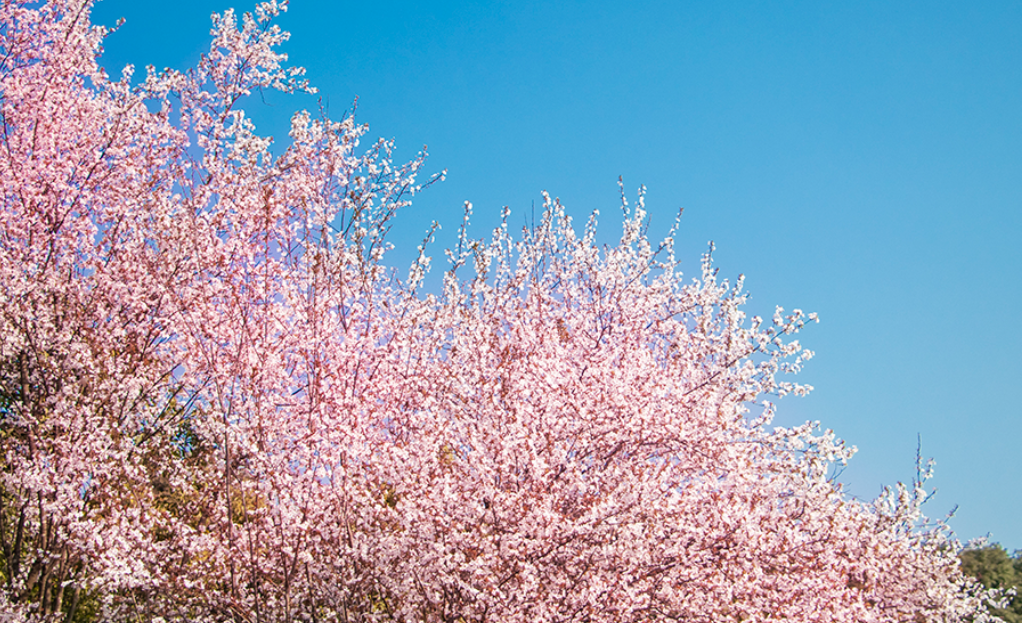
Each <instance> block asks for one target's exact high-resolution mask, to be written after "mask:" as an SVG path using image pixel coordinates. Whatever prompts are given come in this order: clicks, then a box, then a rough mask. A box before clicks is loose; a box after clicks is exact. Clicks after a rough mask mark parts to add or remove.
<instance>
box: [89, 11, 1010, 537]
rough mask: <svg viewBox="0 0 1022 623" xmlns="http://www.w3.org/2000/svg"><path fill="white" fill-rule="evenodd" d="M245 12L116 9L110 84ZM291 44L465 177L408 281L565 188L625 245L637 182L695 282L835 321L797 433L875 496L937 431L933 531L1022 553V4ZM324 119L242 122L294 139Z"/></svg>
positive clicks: (801, 404)
mask: <svg viewBox="0 0 1022 623" xmlns="http://www.w3.org/2000/svg"><path fill="white" fill-rule="evenodd" d="M231 2H232V0H214V1H212V2H211V1H208V0H181V1H179V2H176V3H174V4H173V8H171V5H170V4H167V3H148V2H134V1H128V0H104V1H103V2H101V3H100V4H99V5H98V6H97V8H96V10H95V13H94V21H96V22H97V23H102V24H108V25H112V24H113V23H114V22H115V21H116V19H117V18H119V17H124V18H126V20H127V21H126V23H125V24H124V26H123V27H122V28H121V29H120V30H119V31H118V32H116V33H114V34H113V35H111V36H110V38H109V39H108V40H107V44H106V54H105V56H104V60H103V64H104V65H106V66H107V68H108V70H109V71H110V73H111V74H114V75H116V74H117V73H118V72H119V69H120V67H121V66H123V65H124V64H125V63H128V62H131V63H134V64H136V65H138V66H144V65H146V64H150V63H152V64H154V65H157V66H159V67H163V66H171V67H175V68H184V67H186V66H188V65H189V64H190V63H192V62H194V60H195V59H196V58H197V56H198V54H199V53H200V52H201V51H202V50H203V49H204V48H205V47H206V46H207V45H208V31H209V15H210V13H211V12H213V11H221V10H223V9H225V8H228V7H230V6H232V4H231ZM233 6H234V7H235V8H236V9H238V10H249V9H251V8H252V5H242V4H237V3H235V4H234V5H233ZM281 24H282V25H283V26H284V28H285V29H287V30H289V31H291V33H292V38H291V41H290V42H289V43H288V44H287V45H286V46H285V48H284V49H285V51H287V52H288V53H289V54H290V56H291V62H293V63H294V64H297V65H302V66H305V67H307V68H308V77H309V78H310V79H311V81H312V82H313V84H314V85H316V86H317V87H318V88H319V89H320V96H321V97H322V98H323V101H324V103H326V104H327V105H328V107H329V109H330V110H331V111H332V112H333V114H334V116H335V117H340V116H341V114H342V113H343V112H344V111H345V110H347V109H349V108H350V106H351V102H352V101H353V99H354V98H355V96H358V98H359V103H358V116H359V119H360V121H363V122H368V123H369V124H370V132H369V134H370V137H373V138H375V137H381V136H382V137H385V138H395V139H396V140H397V144H398V152H397V157H398V159H400V160H407V159H411V158H412V157H413V156H414V154H415V153H416V151H417V150H418V149H420V148H421V147H422V145H424V144H427V145H429V153H430V158H429V160H428V162H427V168H428V170H430V171H439V170H441V169H447V170H448V178H447V181H446V182H444V183H443V184H440V185H438V186H434V187H433V188H431V189H430V190H428V191H427V192H426V193H424V194H422V195H421V196H419V197H417V199H416V202H415V204H414V205H413V206H412V207H411V208H409V209H408V211H407V212H406V213H405V214H404V215H402V216H400V217H399V219H398V225H397V227H396V229H395V235H396V237H395V239H394V240H395V242H396V243H397V244H398V247H399V248H398V250H397V252H396V253H395V256H394V260H395V261H397V262H399V263H400V264H401V265H402V266H407V263H408V262H409V261H410V259H411V255H410V254H409V253H408V252H407V248H408V247H409V246H410V247H411V248H414V244H412V243H413V242H414V243H416V244H417V241H418V240H421V238H422V235H423V233H424V232H425V230H426V229H427V227H428V225H429V223H430V221H431V220H434V219H435V220H437V221H439V222H440V223H441V224H442V225H444V226H445V229H444V230H443V231H442V232H441V235H440V237H439V239H438V242H437V245H436V247H435V248H434V253H433V256H434V258H435V261H436V262H441V261H442V257H443V254H442V252H441V251H442V248H443V246H445V244H447V243H449V242H450V240H451V239H452V237H453V235H454V232H455V230H456V228H457V224H458V222H459V219H460V214H461V205H462V203H463V202H464V201H466V200H469V201H472V202H473V203H474V205H475V215H476V216H475V218H474V222H475V224H476V232H477V235H479V236H483V235H485V233H486V232H487V231H488V230H489V228H490V227H491V226H492V224H493V223H495V222H496V219H497V214H498V211H499V208H500V207H501V206H503V205H508V206H510V207H511V210H512V217H511V218H512V222H514V223H524V222H525V215H526V214H528V212H529V210H530V208H531V206H532V204H533V202H535V203H537V204H538V203H539V202H540V201H541V197H540V192H541V191H543V190H547V191H549V192H550V193H551V194H552V195H554V196H557V197H560V198H561V200H562V201H563V202H564V203H565V204H566V205H567V206H568V209H569V212H570V213H572V214H574V215H576V217H578V218H577V219H576V220H580V218H581V217H584V216H585V215H587V214H588V213H589V211H590V210H592V209H593V208H599V209H600V210H601V213H602V214H603V218H602V223H603V227H604V231H606V232H608V238H609V237H610V234H617V233H618V223H617V221H616V218H617V214H618V212H617V205H618V189H617V179H618V176H623V177H624V181H625V186H626V188H627V189H628V192H629V194H630V195H631V196H634V191H635V189H636V188H637V187H638V186H639V185H640V184H644V185H646V186H647V187H648V189H649V192H648V195H647V206H648V207H649V209H650V212H651V214H652V227H651V231H652V232H654V233H655V234H657V235H663V234H664V233H666V231H667V229H668V228H669V226H670V224H671V223H672V222H673V219H674V216H675V214H676V212H677V209H678V208H679V207H684V208H685V214H684V217H683V219H682V227H681V232H680V234H679V236H678V238H679V244H678V248H679V253H678V255H679V257H680V258H681V259H682V260H683V268H685V269H686V271H687V272H688V273H689V274H691V275H692V276H695V275H697V273H698V261H699V256H700V254H701V253H702V252H703V251H704V250H705V248H706V244H707V242H708V241H709V240H714V241H715V242H716V245H717V252H716V253H715V254H714V256H715V258H716V263H717V265H718V266H719V267H720V269H721V274H722V275H725V276H730V277H734V276H736V275H737V274H738V273H745V275H746V278H747V281H746V283H747V289H748V290H749V291H750V292H751V293H752V300H751V302H750V305H749V308H750V311H751V312H753V313H760V314H763V315H769V314H770V313H772V310H773V306H774V305H782V306H784V307H786V308H789V309H790V308H794V307H799V308H802V309H805V310H807V311H816V312H818V313H819V314H820V317H821V323H820V324H819V325H814V326H812V327H810V328H809V330H808V331H807V332H806V333H804V334H803V336H802V341H803V343H805V344H806V345H807V346H808V347H810V348H812V349H813V350H815V351H816V352H817V357H816V358H815V359H814V360H813V361H812V362H811V363H810V364H809V365H808V366H807V368H806V370H805V371H804V373H803V374H802V375H801V376H800V380H801V381H803V382H806V383H810V384H812V385H814V386H815V387H816V390H815V392H814V393H813V394H812V395H810V396H809V397H807V398H802V399H795V398H791V399H785V400H783V401H782V402H781V404H780V413H779V416H778V423H781V424H794V423H799V422H802V421H805V420H820V421H821V422H822V424H823V426H824V427H828V428H833V429H834V430H835V431H836V432H837V434H838V435H839V436H840V437H842V438H844V439H846V440H847V441H848V442H849V443H851V444H854V445H856V446H857V447H858V448H859V453H858V455H857V456H856V457H855V458H854V459H853V460H852V461H851V463H850V464H849V466H848V468H847V469H846V470H845V472H844V473H843V474H842V476H841V480H842V481H843V482H845V483H846V486H847V488H848V490H849V491H850V492H851V493H852V494H854V495H857V496H859V497H863V498H872V497H874V496H875V495H876V494H877V493H878V492H879V490H880V487H881V484H883V483H887V484H891V483H894V482H897V481H899V480H902V481H907V480H910V479H911V478H912V477H913V475H914V473H915V472H914V459H915V449H916V439H917V435H921V438H922V450H923V454H924V455H926V456H932V457H934V458H935V459H936V461H937V476H936V478H935V479H934V481H933V484H935V486H936V487H937V488H938V489H939V493H938V494H937V496H936V497H935V498H934V499H933V500H932V501H931V502H930V505H929V509H928V513H929V514H930V515H931V516H936V517H940V516H943V515H944V514H945V513H947V512H948V511H949V510H951V509H952V508H953V507H954V506H956V505H957V506H958V507H959V508H958V512H957V514H956V516H955V518H954V519H953V520H952V522H951V525H952V527H954V528H955V530H956V532H957V533H958V536H959V538H961V539H962V540H967V539H970V538H973V537H977V536H982V535H984V534H986V533H988V532H989V533H991V536H992V538H993V539H994V540H996V541H999V542H1001V543H1002V544H1004V545H1005V547H1007V548H1008V549H1009V550H1011V549H1014V548H1022V467H1020V462H1019V446H1020V441H1022V406H1020V396H1019V394H1020V393H1022V363H1020V351H1022V322H1020V320H1019V312H1020V306H1022V241H1020V238H1022V210H1020V208H1022V114H1020V113H1022V4H1019V3H1010V2H995V1H985V2H972V3H966V2H958V3H951V2H939V1H937V2H934V1H930V2H925V3H924V2H899V3H889V2H867V1H863V2H854V3H849V2H840V3H838V2H772V3H766V2H745V3H704V2H627V3H617V4H614V3H609V2H597V1H593V2H574V1H569V0H561V1H557V2H553V1H551V2H529V1H518V2H491V3H484V2H475V3H473V2H446V3H437V2H434V3H417V2H416V3H411V2H399V1H392V0H376V1H373V2H360V3H347V2H340V1H336V0H334V1H326V0H294V1H293V4H292V6H291V7H290V10H289V12H288V14H287V15H286V16H285V17H284V18H283V19H282V20H281ZM316 107H317V103H316V98H313V97H293V98H287V97H283V96H279V95H274V94H269V95H267V96H266V98H265V102H264V101H262V100H260V99H258V98H256V99H255V100H254V101H252V102H251V103H250V105H249V107H248V110H249V112H250V113H252V114H253V116H254V118H255V119H256V121H257V123H258V124H259V129H260V130H261V131H262V133H264V134H269V135H273V136H277V137H280V138H281V140H282V139H283V138H285V137H286V128H287V121H288V119H289V117H290V115H291V113H292V112H293V111H294V110H296V109H299V108H307V109H310V110H315V109H316ZM516 219H518V220H516ZM441 267H442V263H440V264H438V266H437V268H441Z"/></svg>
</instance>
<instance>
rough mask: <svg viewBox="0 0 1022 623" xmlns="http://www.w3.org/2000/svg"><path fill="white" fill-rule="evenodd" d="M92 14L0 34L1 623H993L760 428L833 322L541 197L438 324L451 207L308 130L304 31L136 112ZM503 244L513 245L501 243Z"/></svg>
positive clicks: (145, 100)
mask: <svg viewBox="0 0 1022 623" xmlns="http://www.w3.org/2000/svg"><path fill="white" fill-rule="evenodd" d="M90 8H91V2H90V1H88V0H52V1H50V2H46V3H38V2H34V1H26V0H6V1H5V2H3V4H2V5H0V36H2V40H0V46H2V52H3V56H2V59H0V115H2V122H3V136H2V139H3V140H2V144H0V184H2V192H3V205H2V208H0V209H2V218H0V228H2V231H0V286H2V289H0V439H2V446H0V466H2V472H0V545H2V552H0V562H2V565H0V581H2V586H0V615H6V616H7V617H8V618H15V619H17V618H23V619H28V620H38V621H43V620H46V621H49V620H53V621H60V620H66V621H85V620H111V621H124V620H139V621H157V620H164V621H169V620H178V621H225V620H227V621H239V622H240V621H379V620H389V621H409V622H410V621H423V622H427V621H429V622H432V621H438V622H439V621H444V622H447V621H450V622H454V621H462V622H470V621H480V622H481V621H494V622H508V623H514V622H522V623H525V622H527V621H528V622H532V621H580V622H581V621H591V622H597V621H608V622H609V621H614V622H624V621H707V622H711V621H713V622H716V621H767V620H786V621H845V622H853V621H855V622H858V621H877V622H888V621H890V622H895V621H898V622H900V621H913V622H915V621H919V622H924V621H959V620H975V621H981V620H984V619H985V617H986V614H985V612H986V610H985V607H986V606H985V603H986V601H987V600H989V599H990V598H991V597H992V596H991V595H989V594H987V593H984V592H982V591H981V590H980V589H979V588H978V587H977V585H975V584H974V583H971V582H970V581H968V580H966V579H965V578H964V577H963V576H962V574H961V572H960V570H959V567H958V562H957V558H956V554H957V552H958V546H957V544H956V542H955V541H954V540H953V539H952V537H951V535H950V534H949V532H948V530H947V529H946V527H945V526H944V525H943V524H941V523H939V522H938V523H929V522H927V520H926V519H925V518H924V517H923V515H922V513H921V504H922V502H923V501H924V499H925V495H926V494H925V492H924V490H923V488H922V482H916V483H914V484H913V486H899V487H897V488H893V489H890V490H888V491H887V492H886V493H885V494H884V495H882V496H881V497H880V498H879V499H878V500H876V501H875V502H873V503H868V504H867V503H862V502H859V501H855V500H852V499H850V498H848V497H847V496H845V495H843V494H842V493H841V490H840V487H839V486H838V485H837V484H836V483H835V482H834V481H833V480H832V479H831V478H829V476H828V475H829V474H830V473H831V468H832V467H833V466H834V465H835V464H836V463H842V462H844V461H845V460H847V458H848V457H849V456H850V454H851V452H850V451H849V450H848V449H847V448H845V447H844V445H843V444H842V443H841V442H840V441H839V440H837V439H835V438H834V436H833V434H832V433H831V432H829V431H824V432H821V431H820V430H819V429H818V428H817V427H816V426H814V425H810V424H807V425H805V426H800V427H795V428H776V429H771V428H769V427H768V425H769V423H770V419H771V417H772V414H773V406H772V405H771V404H770V403H768V402H765V401H766V400H767V399H769V398H771V397H773V396H783V395H785V394H789V393H795V394H800V393H804V392H805V391H807V390H808V389H809V388H807V387H803V386H800V385H798V384H795V383H791V382H789V381H785V380H784V379H785V378H786V375H788V374H790V373H794V372H797V371H798V369H799V368H800V366H801V365H802V362H803V361H805V360H806V359H808V358H810V357H811V355H812V353H810V352H809V351H807V350H805V349H803V348H802V347H801V345H800V344H799V343H798V342H797V341H796V340H795V339H794V337H793V336H794V334H795V333H796V332H798V331H799V329H801V328H802V326H803V324H804V323H805V322H807V321H810V320H813V319H814V316H812V315H811V314H810V315H806V314H803V313H802V312H801V311H798V310H795V311H794V312H792V313H789V314H785V313H784V312H783V311H782V310H780V309H778V310H777V314H776V315H775V316H774V318H773V319H772V320H770V321H763V320H762V319H760V318H756V317H753V318H747V317H746V315H745V313H744V312H743V311H742V305H743V303H744V301H745V295H744V294H743V292H742V284H741V280H740V279H739V281H738V282H737V283H735V284H730V283H728V282H727V281H718V280H717V278H716V272H715V271H714V269H713V268H712V265H711V263H710V258H709V255H707V256H706V257H705V258H704V260H703V264H702V270H701V274H700V276H699V278H698V279H695V280H689V281H685V280H684V279H683V278H682V275H681V273H680V271H679V269H678V263H677V262H676V261H675V259H674V250H673V247H672V242H671V239H670V238H668V239H667V240H666V241H664V242H663V243H660V244H657V245H651V244H650V242H649V240H648V239H647V238H646V236H645V234H644V231H645V227H644V224H645V222H646V221H645V218H646V214H645V208H644V205H643V202H642V198H641V194H640V197H639V201H638V203H637V205H636V206H634V208H629V206H628V204H627V202H625V201H622V203H623V206H624V208H625V216H624V219H623V232H622V236H621V239H620V243H619V244H618V245H617V246H615V247H612V248H602V249H601V248H600V247H599V246H598V245H597V244H596V243H595V232H596V221H595V214H594V217H593V218H592V219H591V220H590V221H589V223H588V224H587V225H586V226H585V227H584V228H583V230H582V231H581V232H577V231H576V230H575V228H574V227H573V225H572V222H571V219H570V218H569V217H568V216H567V215H566V214H565V212H564V210H563V208H562V206H561V205H560V204H559V203H558V202H556V201H551V200H549V199H548V200H547V201H546V204H545V207H544V211H543V217H542V219H541V222H540V224H539V225H538V226H536V227H534V228H533V229H530V230H527V231H525V232H524V233H523V235H522V236H521V237H518V238H516V237H514V236H512V234H511V233H510V232H509V231H508V228H507V226H506V221H505V222H504V224H503V225H502V226H501V227H499V228H498V229H496V230H495V231H494V232H493V234H492V236H490V237H489V238H488V239H485V240H476V239H473V238H471V237H470V235H469V231H468V213H469V210H466V219H465V222H464V224H463V227H462V229H461V235H460V237H459V241H458V245H457V248H456V249H453V250H451V251H449V252H448V259H449V263H450V267H449V269H448V270H447V271H446V272H445V273H444V275H443V281H442V284H440V286H439V287H438V288H434V290H436V292H435V293H434V294H424V293H422V292H421V290H422V288H421V285H422V281H423V279H424V276H425V273H426V271H427V269H428V267H429V260H428V258H427V257H426V256H425V255H421V256H420V257H419V259H417V260H416V261H415V263H414V264H413V265H412V267H411V270H410V272H409V273H408V276H407V278H406V279H404V280H399V279H398V278H397V277H396V273H395V272H394V271H393V270H391V269H389V268H387V265H386V264H385V253H386V251H387V249H388V244H387V241H386V233H387V231H388V229H389V227H390V223H391V219H392V218H393V217H394V215H395V213H396V211H397V210H399V209H400V208H402V207H404V206H406V205H407V204H408V202H409V198H410V197H411V196H412V195H413V194H414V193H415V192H417V191H418V190H420V189H421V188H422V186H423V185H428V184H429V183H431V181H432V180H433V179H435V178H429V179H426V180H424V181H423V180H420V179H419V176H418V174H419V170H420V168H421V166H422V162H423V159H422V156H420V157H419V158H417V159H415V160H413V161H412V162H410V163H408V164H404V165H396V164H394V163H393V162H392V159H391V154H390V149H391V145H390V144H389V143H386V142H378V143H375V144H373V145H371V146H369V147H368V148H364V147H360V138H361V137H362V136H363V135H364V134H365V132H366V128H365V127H364V126H359V125H356V124H355V123H354V121H353V119H352V118H350V117H347V118H345V119H343V120H342V121H340V122H334V121H330V120H329V119H325V118H314V117H312V116H310V115H309V114H308V113H305V112H300V113H297V114H295V115H294V116H293V117H292V123H291V132H290V142H289V143H288V144H287V145H286V147H283V148H281V149H279V150H278V153H277V154H276V155H275V154H274V153H273V152H271V141H270V140H269V139H268V138H265V137H262V136H259V135H258V134H256V131H255V128H254V127H253V125H252V123H251V122H250V121H249V119H248V118H247V117H246V115H245V113H244V110H243V109H242V108H241V105H242V104H244V101H245V98H246V96H248V95H250V94H251V93H252V92H253V91H254V90H257V89H264V88H276V89H281V90H284V91H292V90H295V89H308V87H307V85H306V84H305V83H304V82H302V81H301V71H300V70H297V69H287V68H285V67H284V65H283V63H284V62H285V61H286V57H285V56H284V55H283V54H281V53H280V52H278V51H277V46H278V45H279V44H280V43H282V42H283V41H284V40H285V39H286V38H287V34H286V33H284V32H282V31H280V30H279V29H278V28H277V27H276V26H275V25H273V18H274V17H275V16H276V15H277V14H278V13H279V12H280V11H282V10H284V9H285V8H286V7H285V5H284V4H278V3H276V2H269V3H263V4H261V5H259V6H258V7H257V8H256V10H255V12H254V13H253V14H245V15H244V16H242V17H241V18H240V19H239V18H238V17H237V16H236V15H235V14H234V13H233V12H230V11H228V12H226V13H224V14H222V15H219V16H214V23H213V30H212V34H213V42H212V44H211V46H210V49H209V52H208V53H207V54H206V55H204V56H203V57H202V59H201V61H200V62H199V64H198V66H197V67H195V68H194V69H191V70H189V71H187V72H184V73H180V72H175V71H169V70H168V71H166V72H163V73H159V72H155V71H153V70H152V69H151V68H150V69H149V70H148V73H147V75H146V77H145V78H144V79H141V80H138V79H134V78H133V75H132V71H131V69H130V68H128V69H126V70H125V71H124V73H123V74H122V76H121V77H120V78H119V79H117V80H112V79H111V78H109V77H108V76H107V75H106V74H105V73H104V72H103V71H102V70H101V69H100V67H99V65H98V63H97V57H98V55H99V53H100V51H101V43H102V40H103V36H104V32H105V31H104V30H103V29H102V28H99V27H95V26H93V25H91V23H90V20H89V11H90ZM505 216H506V215H505Z"/></svg>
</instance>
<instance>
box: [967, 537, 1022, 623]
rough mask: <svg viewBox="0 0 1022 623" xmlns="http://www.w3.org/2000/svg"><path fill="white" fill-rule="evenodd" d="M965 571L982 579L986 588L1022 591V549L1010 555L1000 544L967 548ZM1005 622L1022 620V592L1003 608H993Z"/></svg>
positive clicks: (1021, 622)
mask: <svg viewBox="0 0 1022 623" xmlns="http://www.w3.org/2000/svg"><path fill="white" fill-rule="evenodd" d="M961 560H962V571H964V572H965V573H966V574H968V575H971V576H972V577H974V578H976V579H977V580H979V581H980V582H981V583H982V584H983V585H984V586H986V587H987V588H1001V589H1009V588H1012V587H1014V588H1015V589H1016V590H1017V591H1019V592H1022V550H1018V551H1016V552H1015V553H1014V555H1009V554H1008V552H1006V551H1005V550H1004V548H1003V547H1001V546H1000V545H999V544H996V543H995V544H993V545H989V546H987V547H982V548H977V549H968V550H965V551H964V552H962V554H961ZM992 612H993V614H995V615H997V616H998V617H1000V618H1001V619H1003V620H1004V621H1005V623H1022V595H1019V596H1016V597H1014V598H1013V599H1012V600H1011V601H1010V602H1008V606H1007V607H1006V608H1004V609H995V610H993V611H992Z"/></svg>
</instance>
